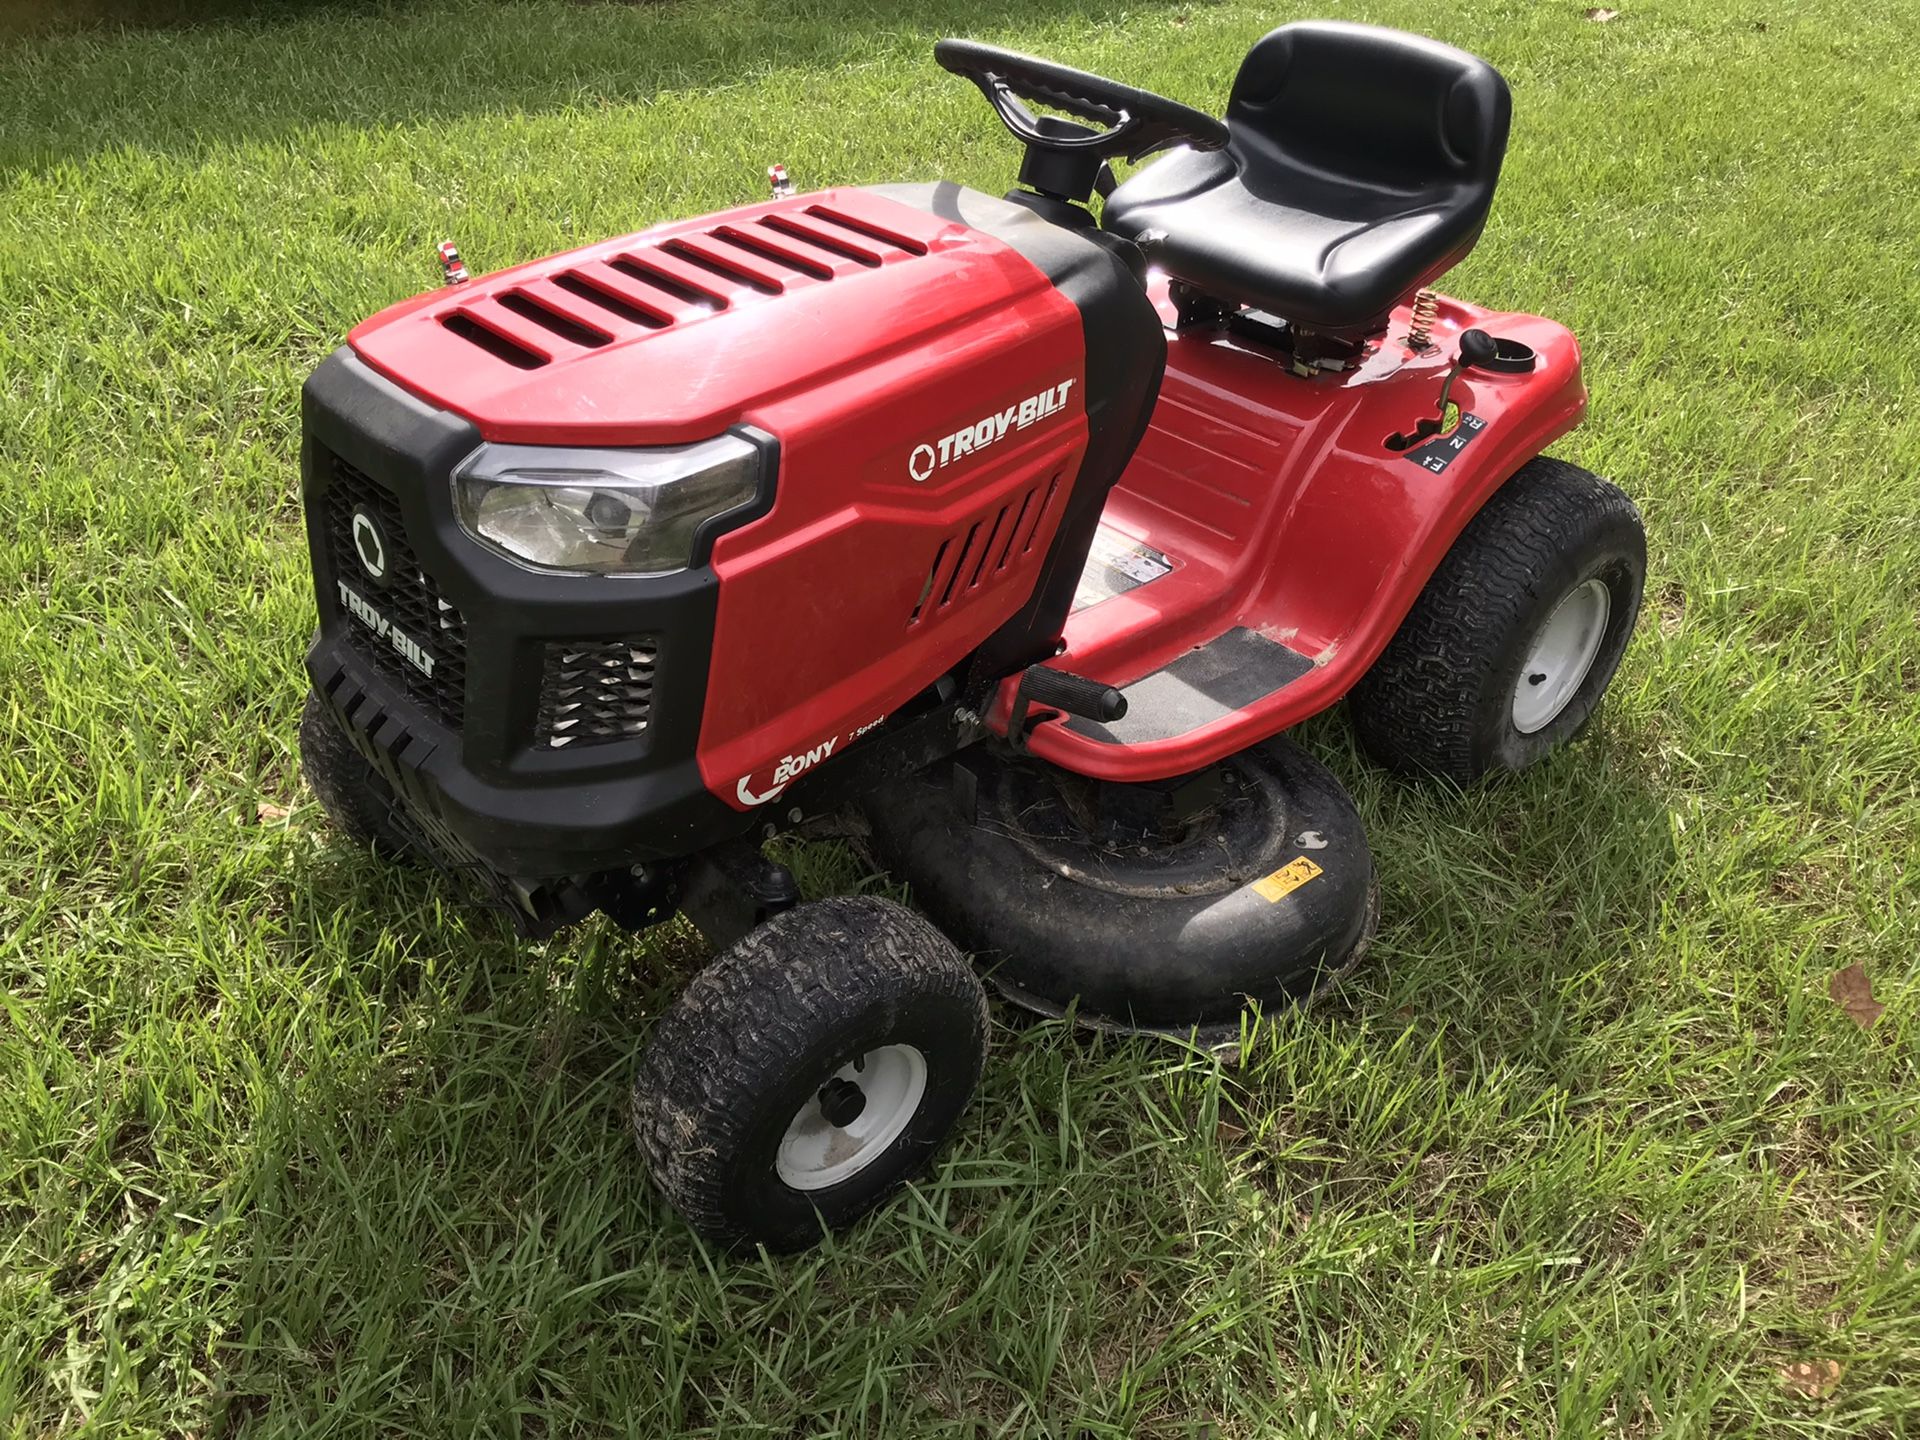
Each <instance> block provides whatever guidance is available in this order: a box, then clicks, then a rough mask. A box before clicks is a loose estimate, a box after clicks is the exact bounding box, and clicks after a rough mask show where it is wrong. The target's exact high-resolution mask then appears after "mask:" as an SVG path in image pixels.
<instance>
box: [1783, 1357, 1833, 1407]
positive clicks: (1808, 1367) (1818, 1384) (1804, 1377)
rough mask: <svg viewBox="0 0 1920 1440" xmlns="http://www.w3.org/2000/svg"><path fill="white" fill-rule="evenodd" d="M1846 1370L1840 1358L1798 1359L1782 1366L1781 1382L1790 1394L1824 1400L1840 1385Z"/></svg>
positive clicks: (1807, 1398) (1808, 1398)
mask: <svg viewBox="0 0 1920 1440" xmlns="http://www.w3.org/2000/svg"><path fill="white" fill-rule="evenodd" d="M1844 1374H1846V1370H1845V1369H1844V1368H1843V1367H1842V1366H1841V1364H1840V1362H1839V1361H1838V1360H1796V1361H1794V1362H1793V1363H1792V1364H1791V1365H1782V1366H1781V1367H1780V1383H1781V1384H1782V1385H1784V1386H1786V1387H1787V1393H1788V1394H1789V1395H1798V1396H1800V1397H1801V1398H1802V1399H1806V1400H1824V1399H1826V1398H1827V1397H1828V1396H1829V1395H1831V1394H1833V1392H1834V1391H1835V1390H1836V1389H1837V1388H1838V1387H1839V1385H1840V1377H1841V1376H1842V1375H1844Z"/></svg>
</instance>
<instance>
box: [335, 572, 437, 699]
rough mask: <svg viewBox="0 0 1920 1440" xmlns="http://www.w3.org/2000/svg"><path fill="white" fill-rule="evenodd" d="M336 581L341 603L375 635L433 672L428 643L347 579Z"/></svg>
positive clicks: (418, 667) (425, 672)
mask: <svg viewBox="0 0 1920 1440" xmlns="http://www.w3.org/2000/svg"><path fill="white" fill-rule="evenodd" d="M337 583H338V584H339V586H340V603H341V604H342V605H344V606H345V607H346V608H347V613H348V614H350V615H351V616H353V618H354V619H356V620H358V621H359V622H360V623H361V624H362V625H364V626H366V627H367V628H368V629H369V630H371V631H373V633H374V637H375V638H376V639H379V640H384V641H386V642H387V643H388V644H389V645H391V646H393V649H394V653H395V654H397V655H398V656H399V657H400V658H401V659H402V660H405V661H406V662H407V663H408V664H409V665H411V666H413V668H414V669H416V670H418V671H419V672H420V673H421V674H422V675H427V676H431V675H432V674H433V656H432V655H431V654H430V653H429V652H428V650H427V647H426V646H424V645H422V644H421V643H420V642H419V641H418V640H416V639H414V638H413V637H412V636H411V635H409V634H407V632H406V631H404V630H402V629H400V627H399V626H397V625H395V624H394V623H393V622H392V621H391V620H389V619H388V618H387V617H386V616H384V615H382V614H381V613H380V612H379V611H378V610H376V609H374V608H373V606H372V605H370V604H369V603H368V602H367V601H366V599H365V598H364V597H362V596H361V594H360V592H359V591H357V590H355V589H354V588H353V587H352V586H350V585H349V584H347V582H346V581H344V580H341V581H339V582H337Z"/></svg>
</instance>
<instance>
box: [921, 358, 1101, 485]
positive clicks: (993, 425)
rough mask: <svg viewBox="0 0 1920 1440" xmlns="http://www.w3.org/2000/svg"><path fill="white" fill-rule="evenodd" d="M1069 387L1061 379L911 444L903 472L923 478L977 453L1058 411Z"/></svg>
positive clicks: (1065, 403) (1065, 406) (1061, 407)
mask: <svg viewBox="0 0 1920 1440" xmlns="http://www.w3.org/2000/svg"><path fill="white" fill-rule="evenodd" d="M1072 388H1073V381H1071V380H1062V381H1060V383H1059V384H1057V385H1049V386H1048V387H1047V388H1046V389H1045V390H1042V391H1041V392H1040V393H1039V394H1037V395H1029V396H1027V398H1026V399H1024V400H1022V401H1021V402H1020V403H1019V404H1017V405H1009V406H1007V408H1006V409H1004V410H1002V411H1000V412H999V413H998V414H995V415H983V416H981V417H980V419H978V420H976V421H974V422H973V424H971V425H963V426H961V427H960V428H959V429H958V430H956V431H954V432H953V433H952V434H951V435H943V436H941V437H940V439H938V440H929V441H925V442H923V443H922V444H919V445H916V446H914V447H913V453H912V454H910V455H908V456H907V473H908V474H909V475H911V476H913V478H914V479H915V480H925V479H926V478H927V477H928V476H930V475H931V474H933V472H934V471H936V470H939V469H941V468H943V467H945V466H947V465H951V464H952V463H953V462H954V461H956V460H960V459H964V458H965V457H966V456H968V455H977V454H979V453H980V452H981V451H982V450H984V449H986V448H987V447H988V446H989V445H991V444H993V443H994V442H995V441H997V440H1002V439H1005V438H1006V435H1007V433H1008V432H1009V431H1011V430H1024V429H1026V428H1027V427H1028V426H1029V425H1032V424H1034V423H1036V422H1038V421H1041V420H1044V419H1046V418H1047V417H1048V416H1049V415H1057V414H1059V413H1060V412H1061V411H1062V410H1064V409H1066V408H1067V392H1068V391H1069V390H1071V389H1072Z"/></svg>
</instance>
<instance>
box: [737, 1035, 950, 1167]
mask: <svg viewBox="0 0 1920 1440" xmlns="http://www.w3.org/2000/svg"><path fill="white" fill-rule="evenodd" d="M926 1093H927V1058H926V1056H924V1055H922V1054H921V1053H920V1051H919V1050H917V1049H916V1048H914V1047H913V1046H911V1045H882V1046H880V1047H879V1048H878V1049H874V1050H869V1051H867V1052H866V1054H864V1055H862V1056H861V1057H860V1058H859V1059H857V1060H853V1061H850V1062H848V1063H847V1064H845V1065H842V1066H841V1067H840V1069H839V1070H838V1071H836V1072H835V1073H834V1074H833V1075H832V1076H831V1077H829V1078H828V1080H827V1082H826V1083H825V1084H824V1085H822V1086H821V1087H820V1088H819V1089H818V1090H817V1091H815V1092H814V1094H813V1095H812V1097H811V1098H809V1099H808V1101H807V1103H806V1104H805V1105H803V1106H801V1107H800V1113H799V1114H797V1115H795V1116H794V1117H793V1120H792V1121H791V1123H789V1124H788V1126H787V1133H786V1134H785V1135H783V1136H782V1137H781V1139H780V1151H779V1154H778V1155H777V1156H776V1157H775V1158H774V1165H773V1168H774V1172H775V1173H776V1174H777V1175H779V1177H780V1178H781V1180H782V1181H784V1182H785V1183H786V1184H788V1185H790V1186H792V1187H793V1188H794V1189H795V1190H824V1189H826V1188H827V1187H828V1186H830V1185H838V1184H839V1183H840V1182H841V1181H843V1180H850V1179H852V1178H853V1177H854V1176H855V1175H858V1174H859V1173H860V1172H861V1171H862V1170H864V1169H866V1168H867V1166H869V1165H871V1164H872V1163H873V1162H874V1161H875V1160H878V1159H879V1158H880V1157H881V1156H882V1155H884V1154H885V1153H886V1152H887V1149H888V1147H889V1146H891V1145H892V1144H893V1142H894V1141H895V1140H897V1139H899V1138H900V1134H901V1132H902V1131H904V1130H905V1129H906V1128H907V1124H908V1122H909V1121H911V1120H912V1119H913V1117H914V1114H915V1112H916V1111H918V1110H919V1108H920V1102H921V1100H922V1099H923V1098H924V1097H925V1096H926Z"/></svg>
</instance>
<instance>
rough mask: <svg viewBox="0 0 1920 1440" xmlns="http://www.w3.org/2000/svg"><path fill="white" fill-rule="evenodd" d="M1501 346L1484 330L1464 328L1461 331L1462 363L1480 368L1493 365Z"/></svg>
mask: <svg viewBox="0 0 1920 1440" xmlns="http://www.w3.org/2000/svg"><path fill="white" fill-rule="evenodd" d="M1499 354H1500V346H1499V343H1498V342H1497V341H1495V340H1494V338H1493V337H1492V336H1491V335H1489V334H1487V332H1486V331H1484V330H1462V331H1461V332H1460V363H1461V364H1462V365H1470V366H1472V367H1473V368H1474V369H1476V370H1478V369H1481V368H1483V367H1485V366H1487V365H1491V364H1492V363H1493V362H1494V360H1495V359H1497V358H1498V357H1499Z"/></svg>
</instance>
